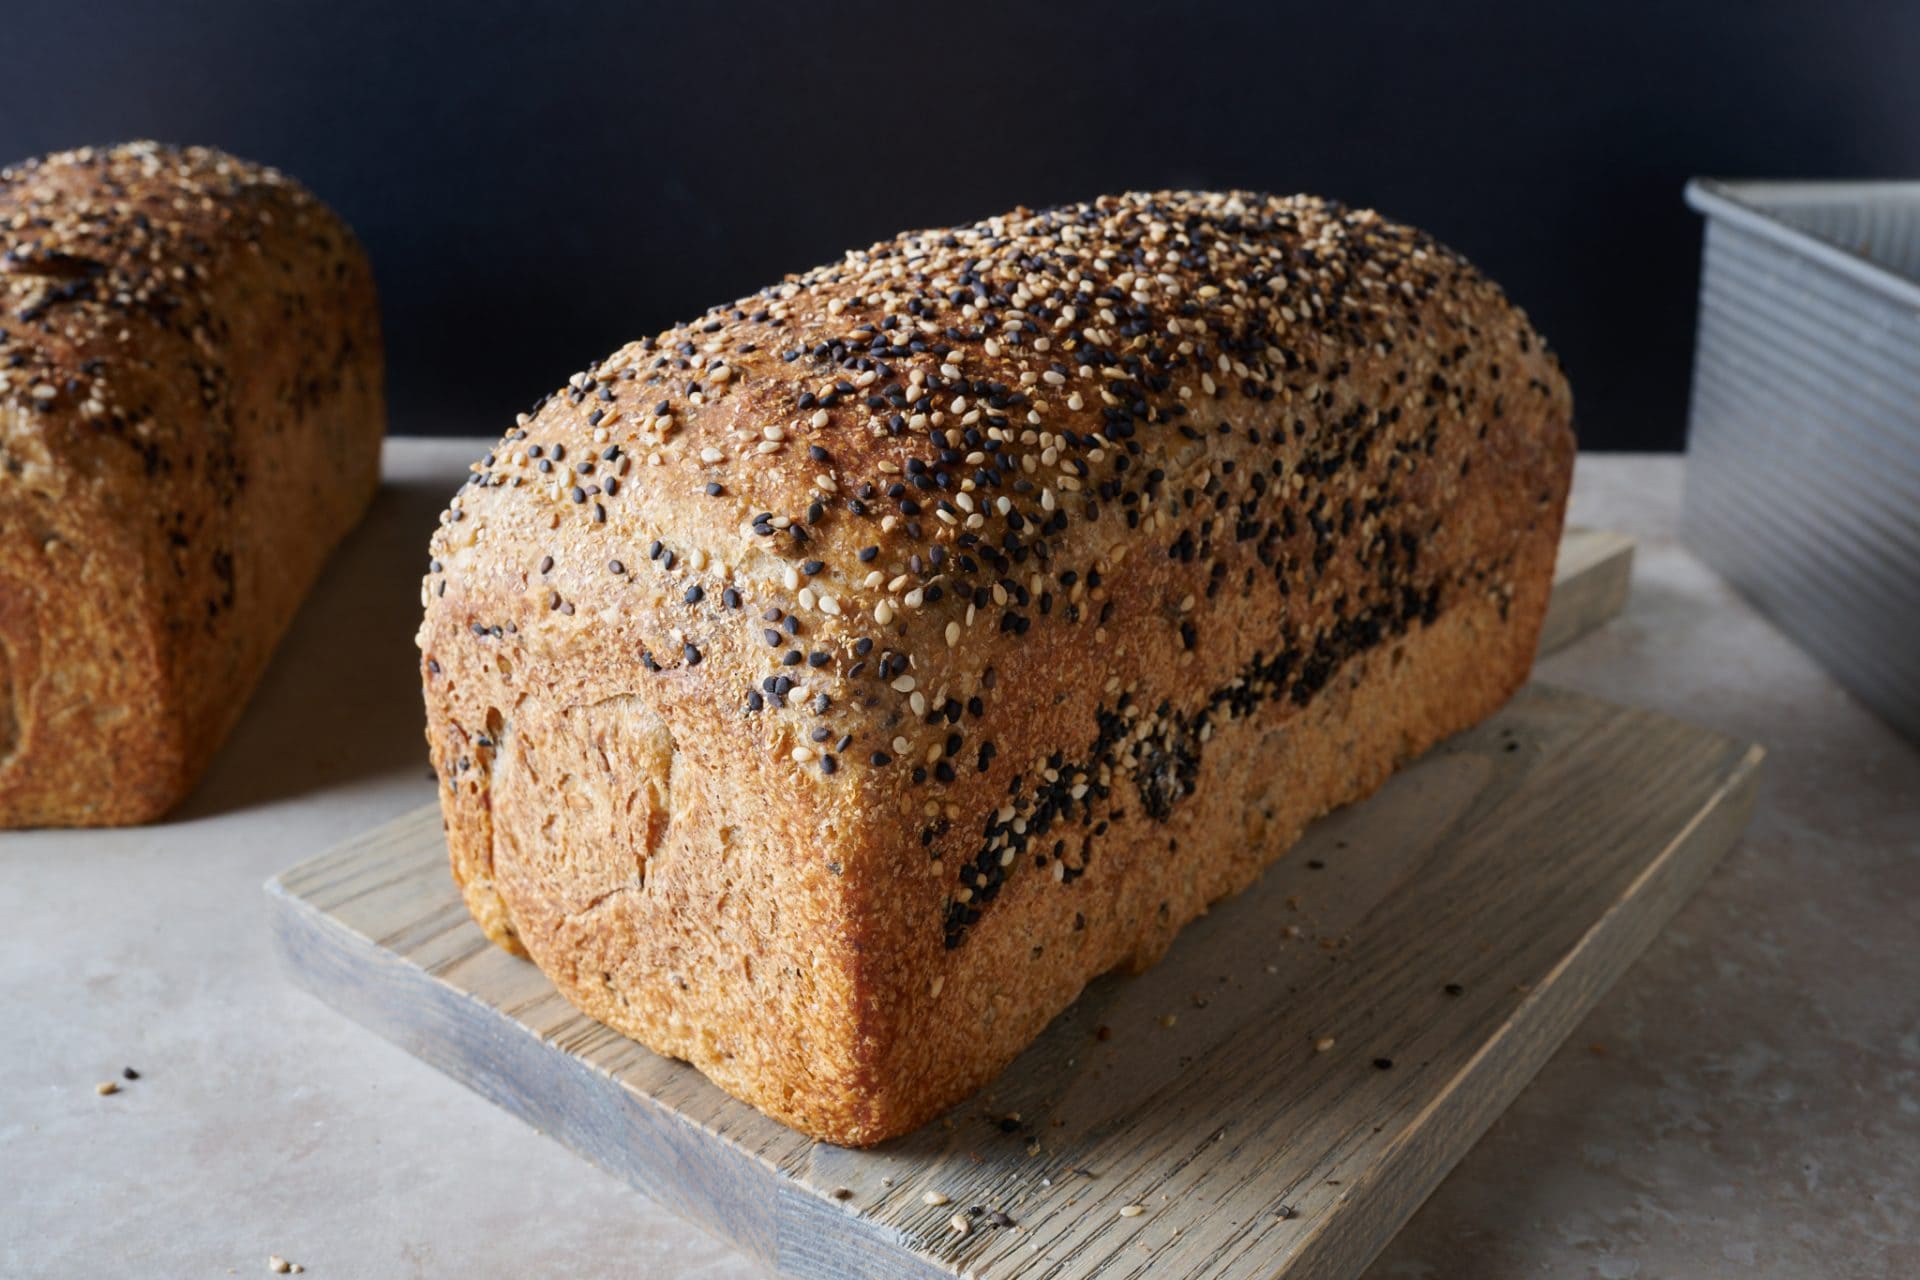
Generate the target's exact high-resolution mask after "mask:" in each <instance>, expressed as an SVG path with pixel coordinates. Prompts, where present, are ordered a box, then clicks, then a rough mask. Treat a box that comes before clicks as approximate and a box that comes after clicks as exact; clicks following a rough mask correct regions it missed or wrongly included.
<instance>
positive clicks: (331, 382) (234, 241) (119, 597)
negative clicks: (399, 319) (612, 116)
mask: <svg viewBox="0 0 1920 1280" xmlns="http://www.w3.org/2000/svg"><path fill="white" fill-rule="evenodd" d="M383 429H384V411H383V408H382V393H381V360H380V332H379V322H378V317H377V314H376V304H375V299H374V292H373V279H372V275H371V273H370V271H369V269H368V266H367V259H366V255H365V254H364V253H363V252H362V251H361V250H360V248H359V246H358V245H357V244H356V243H355V242H354V239H353V237H352V235H351V233H349V232H348V230H347V228H346V227H345V225H344V224H342V223H341V222H340V220H339V219H338V218H336V217H334V216H333V214H331V213H330V212H328V211H327V209H326V208H325V207H324V206H322V205H321V204H320V203H319V202H318V201H316V200H315V199H314V198H313V197H312V196H311V195H309V194H307V193H306V192H305V191H303V190H301V189H300V188H299V187H298V186H296V185H294V184H293V183H292V182H290V181H288V180H287V179H285V178H283V177H282V176H281V175H279V174H278V173H275V172H274V171H273V170H271V169H263V168H260V167H258V166H256V165H251V164H247V163H244V162H242V161H239V160H236V159H234V158H232V157H231V156H226V155H222V154H220V153H219V152H217V151H208V150H203V149H198V148H194V149H188V150H174V149H171V148H167V147H161V146H156V145H154V144H151V143H139V144H135V145H131V146H124V147H116V148H113V149H111V150H107V149H88V150H82V151H70V152H66V153H64V154H61V155H55V156H49V157H47V158H45V159H43V160H36V161H29V162H27V163H25V164H21V165H18V166H15V167H13V168H9V169H5V170H0V827H18V826H38V825H82V826H93V825H104V824H120V823H133V822H144V821H147V820H150V819H153V818H156V817H158V816H159V815H160V814H162V813H164V812H165V811H166V810H167V809H168V808H169V807H171V806H172V805H173V804H174V803H175V802H176V801H178V800H179V799H180V798H181V797H182V796H183V795H185V793H186V792H187V791H188V790H189V789H191V788H192V786H193V784H194V782H195V780H196V779H197V778H198V777H199V775H200V772H201V770H202V768H203V767H204V766H205V765H206V763H207V761H208V759H209V757H210V756H211V755H212V754H213V752H214V750H215V748H216V747H218V745H219V744H220V741H221V739H222V738H223V737H224V736H225V735H226V733H227V731H228V729H229V728H231V727H232V725H233V723H234V721H235V719H236V718H237V717H238V716H239V714H240V711H241V709H242V708H243V707H244V706H245V705H246V698H247V695H248V693H249V692H250V691H251V689H252V688H253V685H254V682H255V681H256V680H257V679H258V677H259V675H260V673H261V670H262V669H263V668H264V667H265V665H266V661H267V658H268V656H269V654H270V653H271V651H272V649H273V645H274V643H275V641H276V640H277V639H278V638H279V636H280V633H281V632H282V631H283V630H284V629H285V627H286V626H287V623H288V622H289V621H290V620H291V619H292V617H293V613H294V610H295V608H296V607H297V606H298V604H299V602H300V599H301V597H302V596H303V595H304V594H305V592H306V590H307V587H308V586H309V585H310V584H311V583H312V581H313V578H314V575H315V574H316V573H317V572H318V571H319V568H320V565H321V562H322V561H323V560H324V559H325V557H326V555H327V552H328V551H329V550H330V549H331V548H332V546H333V545H334V543H335V542H337V541H338V540H339V539H340V537H341V536H342V535H343V534H344V533H345V532H346V531H347V529H348V528H349V527H350V526H351V525H352V524H353V522H354V521H355V520H356V519H357V518H358V517H359V515H360V513H361V511H362V510H363V509H364V508H365V506H366V504H367V502H368V500H369V498H370V497H371V496H372V494H373V490H374V487H375V485H376V484H377V483H378V472H379V453H380V437H381V434H382V431H383Z"/></svg>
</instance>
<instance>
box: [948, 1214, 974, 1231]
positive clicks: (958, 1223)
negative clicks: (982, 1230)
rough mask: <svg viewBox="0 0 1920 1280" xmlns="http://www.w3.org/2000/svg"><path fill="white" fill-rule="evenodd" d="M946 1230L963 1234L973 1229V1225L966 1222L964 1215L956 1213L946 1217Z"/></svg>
mask: <svg viewBox="0 0 1920 1280" xmlns="http://www.w3.org/2000/svg"><path fill="white" fill-rule="evenodd" d="M947 1230H949V1231H951V1232H953V1233H954V1234H955V1235H961V1236H963V1235H965V1234H967V1232H969V1231H971V1230H973V1227H972V1225H971V1224H970V1223H968V1221H967V1220H966V1218H965V1216H964V1215H962V1214H958V1213H956V1214H954V1215H953V1216H952V1217H951V1218H948V1219H947Z"/></svg>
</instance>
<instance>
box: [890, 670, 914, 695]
mask: <svg viewBox="0 0 1920 1280" xmlns="http://www.w3.org/2000/svg"><path fill="white" fill-rule="evenodd" d="M914 684H915V681H914V678H913V676H912V674H911V673H909V674H907V675H903V676H896V677H895V678H894V681H893V691H894V692H895V693H912V692H913V686H914Z"/></svg>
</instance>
